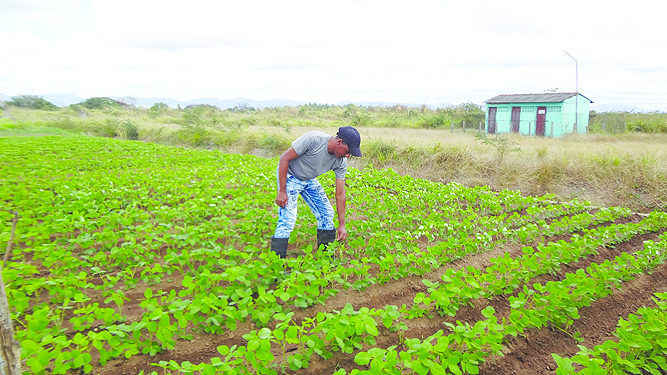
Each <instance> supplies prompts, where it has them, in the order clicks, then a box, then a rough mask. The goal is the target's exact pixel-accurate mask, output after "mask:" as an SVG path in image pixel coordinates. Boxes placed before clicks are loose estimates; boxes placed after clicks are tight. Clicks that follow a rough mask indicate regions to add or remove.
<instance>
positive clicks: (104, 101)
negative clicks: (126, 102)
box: [79, 97, 121, 109]
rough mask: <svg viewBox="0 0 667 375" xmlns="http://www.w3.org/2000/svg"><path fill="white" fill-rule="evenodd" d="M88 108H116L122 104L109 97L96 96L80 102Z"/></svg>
mask: <svg viewBox="0 0 667 375" xmlns="http://www.w3.org/2000/svg"><path fill="white" fill-rule="evenodd" d="M79 104H80V105H83V106H84V107H86V108H88V109H105V108H116V109H120V108H121V105H120V104H118V103H117V102H116V101H115V100H113V99H109V98H102V97H95V98H90V99H86V100H84V101H83V102H81V103H79Z"/></svg>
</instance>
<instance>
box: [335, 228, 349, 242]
mask: <svg viewBox="0 0 667 375" xmlns="http://www.w3.org/2000/svg"><path fill="white" fill-rule="evenodd" d="M346 239H347V230H345V225H341V226H339V227H338V230H337V231H336V241H345V240H346Z"/></svg>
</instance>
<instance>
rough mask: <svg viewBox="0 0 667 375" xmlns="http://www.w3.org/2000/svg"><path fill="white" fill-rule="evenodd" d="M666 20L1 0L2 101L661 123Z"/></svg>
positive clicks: (579, 2) (620, 11)
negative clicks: (216, 102)
mask: <svg viewBox="0 0 667 375" xmlns="http://www.w3.org/2000/svg"><path fill="white" fill-rule="evenodd" d="M665 11H667V5H664V4H663V3H662V2H659V1H655V0H651V1H644V0H635V1H615V0H605V1H597V0H595V1H587V0H560V1H549V2H546V1H533V0H531V1H513V0H508V1H497V0H495V1H494V0H488V1H487V0H457V1H435V0H434V1H428V0H426V1H405V0H403V1H391V0H390V1H388V0H378V1H376V0H350V1H346V0H337V1H317V0H308V1H291V0H282V1H276V0H236V1H198V0H189V1H165V0H161V1H143V0H132V1H128V0H114V1H109V0H0V56H1V57H0V93H4V94H8V95H17V94H33V95H42V94H50V93H59V94H65V93H73V94H77V95H79V96H81V97H84V98H87V97H92V96H127V95H130V96H134V97H164V98H172V99H176V100H182V101H185V100H189V99H195V98H219V99H232V98H236V97H244V98H248V99H254V100H269V99H276V98H280V99H290V100H298V101H305V102H317V103H337V102H341V101H344V100H352V101H364V100H367V101H389V102H412V103H426V104H431V103H440V102H451V103H455V104H456V103H462V102H468V101H471V102H475V103H480V104H481V103H482V101H484V100H486V99H489V98H491V97H493V96H495V95H498V94H517V93H541V92H545V91H546V90H548V89H555V88H557V89H558V91H568V92H574V91H575V89H576V79H575V73H576V69H575V62H574V60H573V59H572V58H571V57H570V56H568V55H567V54H566V53H565V51H567V52H569V53H570V54H571V55H572V56H574V58H576V59H577V60H578V62H579V69H578V71H579V80H578V82H579V92H581V93H582V94H583V95H585V96H586V97H588V98H590V99H591V100H593V101H594V104H593V105H600V104H622V105H631V106H637V107H639V108H640V109H643V110H659V111H667V41H666V40H665V39H666V35H667V32H666V31H665V20H664V15H665Z"/></svg>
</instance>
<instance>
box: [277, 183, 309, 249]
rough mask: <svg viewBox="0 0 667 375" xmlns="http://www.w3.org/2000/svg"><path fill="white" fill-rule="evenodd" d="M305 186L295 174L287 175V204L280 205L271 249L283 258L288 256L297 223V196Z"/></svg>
mask: <svg viewBox="0 0 667 375" xmlns="http://www.w3.org/2000/svg"><path fill="white" fill-rule="evenodd" d="M304 186H305V183H304V182H303V181H299V180H298V179H297V178H295V177H294V176H290V175H288V176H287V183H286V185H285V187H286V189H287V205H286V206H285V207H280V211H279V216H278V224H277V225H276V231H275V233H274V234H273V237H271V250H273V251H274V252H275V253H276V254H277V255H278V256H279V257H280V258H283V259H284V258H286V257H287V242H288V241H289V236H290V234H291V233H292V231H293V230H294V224H295V223H296V215H297V198H298V197H299V192H300V191H301V190H302V189H303V187H304Z"/></svg>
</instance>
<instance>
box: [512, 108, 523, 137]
mask: <svg viewBox="0 0 667 375" xmlns="http://www.w3.org/2000/svg"><path fill="white" fill-rule="evenodd" d="M520 119H521V107H512V128H511V131H512V133H518V132H519V124H520V123H521V120H520Z"/></svg>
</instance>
